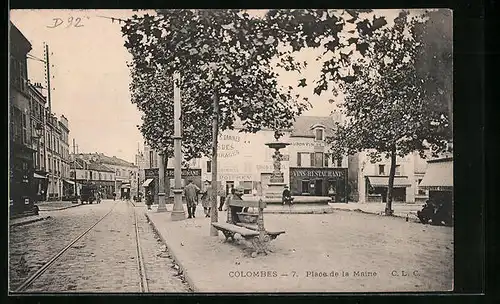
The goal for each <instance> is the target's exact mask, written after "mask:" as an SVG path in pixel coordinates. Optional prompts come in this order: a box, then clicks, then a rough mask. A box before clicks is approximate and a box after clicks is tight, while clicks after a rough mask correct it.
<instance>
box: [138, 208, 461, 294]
mask: <svg viewBox="0 0 500 304" xmlns="http://www.w3.org/2000/svg"><path fill="white" fill-rule="evenodd" d="M353 205H355V204H353ZM137 208H138V209H139V208H141V207H137ZM167 208H168V210H171V206H167ZM142 210H143V212H144V213H145V215H146V216H147V217H148V219H149V220H150V222H151V224H152V225H153V227H154V229H155V231H156V232H157V234H158V235H159V237H160V238H161V240H162V241H163V242H164V243H165V244H166V245H167V248H168V250H169V253H170V255H171V257H172V258H173V259H174V260H175V262H176V263H177V264H178V265H179V267H180V268H181V269H182V271H183V274H184V277H185V278H186V281H187V282H188V283H189V284H190V285H191V288H192V289H193V290H194V291H195V292H389V291H401V292H409V291H438V290H450V289H451V288H452V276H453V262H452V261H453V229H452V228H451V227H440V226H426V225H425V226H424V225H422V224H418V223H414V222H405V221H404V220H401V219H400V218H395V217H378V216H372V215H368V214H363V213H357V212H335V213H331V214H323V215H316V214H301V215H299V214H267V215H266V216H265V225H266V227H267V228H269V229H283V230H285V231H286V233H285V234H283V235H281V236H280V237H278V238H277V239H276V240H273V241H272V242H271V243H270V244H269V249H270V250H271V251H272V252H271V253H270V254H269V255H267V256H266V255H259V256H257V257H255V258H251V257H250V253H251V248H250V246H249V244H248V243H247V242H245V241H243V240H240V241H238V242H237V244H231V243H224V237H223V236H222V234H221V233H219V236H218V237H212V236H209V231H210V219H209V218H205V217H203V215H202V213H203V209H201V210H200V208H198V209H197V217H196V218H195V219H186V220H182V221H176V222H173V221H171V215H170V212H163V213H158V212H156V207H153V210H151V211H147V210H146V209H145V207H144V208H143V209H142ZM225 217H226V214H225V212H220V213H219V222H224V221H225ZM347 273H349V276H347V275H346V274H347ZM408 273H410V274H411V275H409V276H408V275H407V274H408ZM325 274H326V277H325ZM403 276H404V277H403Z"/></svg>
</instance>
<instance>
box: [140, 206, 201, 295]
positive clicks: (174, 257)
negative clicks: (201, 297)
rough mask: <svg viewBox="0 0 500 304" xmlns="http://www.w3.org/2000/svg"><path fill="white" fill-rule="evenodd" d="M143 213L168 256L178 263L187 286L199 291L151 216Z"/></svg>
mask: <svg viewBox="0 0 500 304" xmlns="http://www.w3.org/2000/svg"><path fill="white" fill-rule="evenodd" d="M144 215H145V216H146V218H147V219H148V221H149V223H150V224H151V226H152V227H153V230H154V231H155V233H156V234H157V235H158V237H159V238H160V240H161V241H162V242H163V244H164V245H165V246H166V247H167V250H168V251H169V253H170V257H171V258H172V259H173V260H174V262H175V263H176V264H177V265H179V268H180V269H181V270H182V275H183V276H184V279H185V280H186V282H187V283H188V285H189V287H191V289H192V290H193V292H200V290H199V288H198V287H197V286H196V285H195V284H194V282H193V280H192V278H191V277H190V276H189V274H188V272H187V269H186V267H185V266H184V265H182V262H181V261H180V260H179V258H178V255H176V254H175V252H174V250H172V247H171V246H169V245H168V243H167V241H166V240H165V238H164V237H163V235H161V233H160V231H158V228H156V226H155V223H154V222H153V221H152V220H151V218H150V217H149V215H148V214H147V213H144Z"/></svg>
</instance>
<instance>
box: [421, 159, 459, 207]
mask: <svg viewBox="0 0 500 304" xmlns="http://www.w3.org/2000/svg"><path fill="white" fill-rule="evenodd" d="M427 163H428V167H427V170H426V172H425V175H424V178H423V179H422V182H421V183H420V185H419V186H420V187H421V188H423V189H426V190H429V199H430V200H432V201H434V202H437V203H441V204H447V205H450V208H451V210H453V207H454V206H453V205H454V204H453V158H443V159H436V160H430V161H428V162H427Z"/></svg>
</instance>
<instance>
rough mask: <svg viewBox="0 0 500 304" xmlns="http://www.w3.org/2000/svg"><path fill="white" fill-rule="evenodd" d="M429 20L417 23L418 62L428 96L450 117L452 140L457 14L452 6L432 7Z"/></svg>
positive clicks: (428, 15) (433, 103)
mask: <svg viewBox="0 0 500 304" xmlns="http://www.w3.org/2000/svg"><path fill="white" fill-rule="evenodd" d="M426 18H427V20H426V21H425V22H423V23H418V24H416V26H415V28H414V36H415V40H416V41H418V42H419V43H421V45H422V47H421V48H419V50H418V53H417V56H416V63H417V71H418V73H419V76H420V78H421V79H423V80H424V83H423V86H424V88H425V92H424V93H425V97H424V98H426V99H427V100H429V101H432V103H430V104H429V106H432V107H433V108H434V111H436V112H439V113H445V114H446V115H448V116H449V118H450V119H449V120H450V133H449V140H450V141H451V140H452V136H453V15H452V11H451V10H449V9H438V10H431V11H429V12H427V14H426Z"/></svg>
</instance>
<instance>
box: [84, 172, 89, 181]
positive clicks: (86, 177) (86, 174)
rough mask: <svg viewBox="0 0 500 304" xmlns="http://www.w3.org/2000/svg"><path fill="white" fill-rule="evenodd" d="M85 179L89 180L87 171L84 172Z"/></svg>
mask: <svg viewBox="0 0 500 304" xmlns="http://www.w3.org/2000/svg"><path fill="white" fill-rule="evenodd" d="M85 179H89V171H85Z"/></svg>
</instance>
